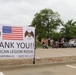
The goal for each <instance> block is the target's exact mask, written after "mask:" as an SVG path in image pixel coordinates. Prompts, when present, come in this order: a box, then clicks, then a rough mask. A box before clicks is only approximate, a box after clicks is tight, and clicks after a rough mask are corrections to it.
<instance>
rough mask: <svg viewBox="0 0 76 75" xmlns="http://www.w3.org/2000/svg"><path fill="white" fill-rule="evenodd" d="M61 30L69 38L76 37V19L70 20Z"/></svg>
mask: <svg viewBox="0 0 76 75" xmlns="http://www.w3.org/2000/svg"><path fill="white" fill-rule="evenodd" d="M60 32H61V33H62V34H63V36H64V37H65V38H66V39H67V40H69V39H70V38H74V37H76V21H73V20H68V22H66V24H64V27H63V28H62V29H61V31H60Z"/></svg>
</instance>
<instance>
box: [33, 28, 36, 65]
mask: <svg viewBox="0 0 76 75" xmlns="http://www.w3.org/2000/svg"><path fill="white" fill-rule="evenodd" d="M35 31H36V27H35ZM35 50H36V33H35V35H34V57H33V64H35Z"/></svg>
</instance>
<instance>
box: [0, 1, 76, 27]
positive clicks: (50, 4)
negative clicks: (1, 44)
mask: <svg viewBox="0 0 76 75" xmlns="http://www.w3.org/2000/svg"><path fill="white" fill-rule="evenodd" d="M75 3H76V1H75V0H0V24H6V25H23V26H28V25H30V24H31V22H32V19H33V17H34V15H35V13H37V12H39V11H40V10H42V9H44V8H50V9H52V10H53V11H57V12H58V13H59V14H60V15H61V18H62V20H63V21H67V20H70V19H74V20H76V17H75V15H76V9H75V8H76V5H75Z"/></svg>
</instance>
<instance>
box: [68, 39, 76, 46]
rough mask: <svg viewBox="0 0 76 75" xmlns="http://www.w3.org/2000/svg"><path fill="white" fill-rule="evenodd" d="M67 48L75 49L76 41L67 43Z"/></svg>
mask: <svg viewBox="0 0 76 75" xmlns="http://www.w3.org/2000/svg"><path fill="white" fill-rule="evenodd" d="M68 47H76V40H70V41H69V42H68Z"/></svg>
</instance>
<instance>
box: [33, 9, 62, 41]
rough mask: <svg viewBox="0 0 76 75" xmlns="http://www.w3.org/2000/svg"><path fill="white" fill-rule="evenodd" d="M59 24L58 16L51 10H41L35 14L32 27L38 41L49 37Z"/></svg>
mask: <svg viewBox="0 0 76 75" xmlns="http://www.w3.org/2000/svg"><path fill="white" fill-rule="evenodd" d="M60 24H61V19H60V15H59V14H58V12H54V11H53V10H51V9H43V10H41V11H40V12H39V13H36V14H35V17H34V19H33V21H32V25H33V26H35V27H36V36H38V39H39V40H40V39H41V38H48V37H51V34H52V32H53V30H55V29H57V26H59V25H60Z"/></svg>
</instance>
